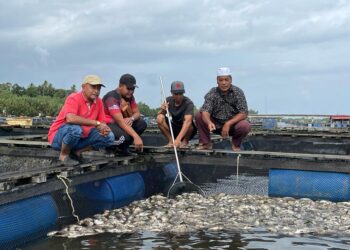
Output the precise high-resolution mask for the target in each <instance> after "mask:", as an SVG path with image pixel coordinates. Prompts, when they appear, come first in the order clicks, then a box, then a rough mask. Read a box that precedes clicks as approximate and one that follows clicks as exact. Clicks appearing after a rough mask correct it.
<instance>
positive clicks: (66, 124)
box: [48, 75, 114, 165]
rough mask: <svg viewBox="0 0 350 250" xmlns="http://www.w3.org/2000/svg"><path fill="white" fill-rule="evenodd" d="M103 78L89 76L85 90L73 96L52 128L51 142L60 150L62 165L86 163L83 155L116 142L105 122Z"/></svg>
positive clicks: (50, 132) (84, 83)
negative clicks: (102, 91) (100, 96)
mask: <svg viewBox="0 0 350 250" xmlns="http://www.w3.org/2000/svg"><path fill="white" fill-rule="evenodd" d="M102 86H103V87H104V85H103V84H102V83H101V79H100V78H99V77H98V76H96V75H88V76H86V77H85V78H84V81H83V83H82V91H81V92H77V93H72V94H70V95H69V96H68V97H67V99H66V100H65V103H64V105H63V107H62V109H61V111H60V113H59V114H58V116H57V118H56V120H55V121H54V123H53V124H52V125H51V127H50V130H49V133H48V140H49V142H50V144H51V147H52V148H53V149H55V150H60V155H59V158H58V160H59V162H60V164H63V165H77V164H79V162H81V161H82V160H83V158H82V157H81V153H82V152H84V151H88V150H92V149H99V148H104V147H107V146H110V145H112V144H113V143H114V135H113V133H112V132H111V130H110V128H109V127H108V126H107V124H106V123H105V112H104V108H103V103H102V100H101V98H99V94H100V90H101V87H102Z"/></svg>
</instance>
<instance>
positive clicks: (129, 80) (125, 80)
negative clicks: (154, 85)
mask: <svg viewBox="0 0 350 250" xmlns="http://www.w3.org/2000/svg"><path fill="white" fill-rule="evenodd" d="M119 84H125V85H126V86H127V87H131V88H132V87H134V88H138V87H139V86H137V85H136V79H135V77H134V76H133V75H130V74H124V75H122V76H121V77H120V80H119Z"/></svg>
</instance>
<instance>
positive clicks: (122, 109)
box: [103, 74, 147, 156]
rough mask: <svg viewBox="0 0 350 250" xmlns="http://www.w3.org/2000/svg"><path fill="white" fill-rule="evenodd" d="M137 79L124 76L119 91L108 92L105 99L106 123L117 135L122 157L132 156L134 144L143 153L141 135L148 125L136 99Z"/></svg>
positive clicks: (128, 75) (120, 81) (131, 76)
mask: <svg viewBox="0 0 350 250" xmlns="http://www.w3.org/2000/svg"><path fill="white" fill-rule="evenodd" d="M137 87H138V86H137V85H136V79H135V77H134V76H133V75H130V74H124V75H122V76H121V77H120V80H119V85H118V87H117V89H115V90H112V91H110V92H108V93H107V94H106V95H105V96H104V97H103V104H104V107H105V113H106V122H107V123H108V126H109V127H110V128H111V130H112V132H113V133H114V135H115V139H116V144H117V145H118V149H119V151H120V153H121V154H122V155H125V156H128V155H132V153H131V152H130V151H129V149H128V148H129V146H130V145H131V144H132V143H133V142H134V144H135V149H136V151H139V152H142V151H143V141H142V139H141V137H140V135H141V134H142V133H143V131H145V129H146V127H147V124H146V122H145V121H144V120H143V119H142V118H141V114H140V111H139V108H138V106H137V103H136V101H135V98H134V91H135V88H137Z"/></svg>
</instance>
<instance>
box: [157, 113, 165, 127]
mask: <svg viewBox="0 0 350 250" xmlns="http://www.w3.org/2000/svg"><path fill="white" fill-rule="evenodd" d="M164 122H165V115H163V114H159V115H157V124H158V125H161V124H163V123H164Z"/></svg>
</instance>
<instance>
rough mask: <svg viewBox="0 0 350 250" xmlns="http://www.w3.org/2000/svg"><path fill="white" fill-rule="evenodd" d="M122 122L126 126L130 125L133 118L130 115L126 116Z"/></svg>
mask: <svg viewBox="0 0 350 250" xmlns="http://www.w3.org/2000/svg"><path fill="white" fill-rule="evenodd" d="M124 122H125V124H126V125H127V126H130V127H131V126H132V123H133V122H134V120H133V119H132V118H131V117H127V118H124Z"/></svg>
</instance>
